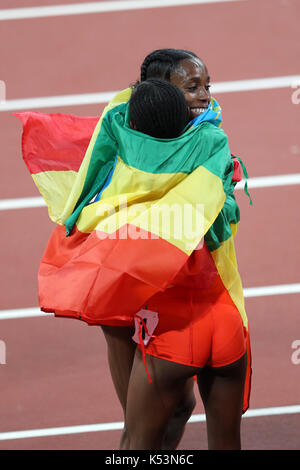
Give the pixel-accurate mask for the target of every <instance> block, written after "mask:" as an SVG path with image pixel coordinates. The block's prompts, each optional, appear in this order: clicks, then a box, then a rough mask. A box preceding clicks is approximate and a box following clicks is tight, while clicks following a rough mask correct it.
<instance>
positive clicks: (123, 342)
mask: <svg viewBox="0 0 300 470" xmlns="http://www.w3.org/2000/svg"><path fill="white" fill-rule="evenodd" d="M102 331H103V333H104V336H105V339H106V343H107V355H108V363H109V367H110V372H111V376H112V380H113V383H114V386H115V389H116V392H117V395H118V398H119V400H120V403H121V405H122V408H123V411H124V414H125V410H126V401H127V390H128V384H129V378H130V374H131V369H132V365H133V360H134V354H135V350H136V343H134V341H133V340H132V335H133V333H134V328H133V327H126V326H102Z"/></svg>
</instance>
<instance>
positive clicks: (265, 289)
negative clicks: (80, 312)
mask: <svg viewBox="0 0 300 470" xmlns="http://www.w3.org/2000/svg"><path fill="white" fill-rule="evenodd" d="M284 294H300V283H298V284H279V285H275V286H261V287H246V288H244V297H245V298H249V297H265V296H270V295H284ZM45 315H46V316H53V313H44V312H41V310H40V309H39V307H29V308H17V309H11V310H0V320H14V319H17V318H32V317H44V316H45Z"/></svg>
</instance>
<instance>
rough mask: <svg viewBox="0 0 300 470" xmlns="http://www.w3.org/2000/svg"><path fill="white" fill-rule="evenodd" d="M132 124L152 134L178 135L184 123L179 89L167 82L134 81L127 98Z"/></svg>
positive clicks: (186, 113) (184, 107)
mask: <svg viewBox="0 0 300 470" xmlns="http://www.w3.org/2000/svg"><path fill="white" fill-rule="evenodd" d="M129 114H130V121H131V125H132V127H134V128H135V129H136V130H137V131H140V132H143V133H144V134H148V135H150V136H152V137H156V138H162V139H171V138H175V137H178V136H179V135H180V134H181V133H182V131H183V130H184V128H185V126H186V125H187V123H188V117H189V111H188V107H187V104H186V100H185V97H184V94H183V92H182V91H181V90H180V89H179V88H177V87H176V86H175V85H172V84H171V83H170V82H167V81H165V80H161V79H149V80H145V81H142V82H140V83H139V84H137V85H136V86H135V87H134V89H133V92H132V95H131V98H130V100H129Z"/></svg>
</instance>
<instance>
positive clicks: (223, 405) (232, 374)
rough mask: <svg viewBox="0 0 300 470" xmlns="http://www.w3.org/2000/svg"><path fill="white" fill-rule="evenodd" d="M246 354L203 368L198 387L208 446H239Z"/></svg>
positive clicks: (223, 447) (214, 447) (211, 447)
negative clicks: (225, 364) (221, 363)
mask: <svg viewBox="0 0 300 470" xmlns="http://www.w3.org/2000/svg"><path fill="white" fill-rule="evenodd" d="M246 367H247V355H246V354H245V355H244V356H243V357H242V358H241V359H239V360H238V361H236V362H234V363H232V364H230V365H228V366H224V367H215V368H213V367H204V368H203V369H202V370H201V372H200V373H199V374H198V386H199V391H200V395H201V398H202V401H203V404H204V407H205V414H206V426H207V437H208V448H209V449H231V450H239V449H240V448H241V435H240V430H241V417H242V407H243V396H244V383H245V376H246Z"/></svg>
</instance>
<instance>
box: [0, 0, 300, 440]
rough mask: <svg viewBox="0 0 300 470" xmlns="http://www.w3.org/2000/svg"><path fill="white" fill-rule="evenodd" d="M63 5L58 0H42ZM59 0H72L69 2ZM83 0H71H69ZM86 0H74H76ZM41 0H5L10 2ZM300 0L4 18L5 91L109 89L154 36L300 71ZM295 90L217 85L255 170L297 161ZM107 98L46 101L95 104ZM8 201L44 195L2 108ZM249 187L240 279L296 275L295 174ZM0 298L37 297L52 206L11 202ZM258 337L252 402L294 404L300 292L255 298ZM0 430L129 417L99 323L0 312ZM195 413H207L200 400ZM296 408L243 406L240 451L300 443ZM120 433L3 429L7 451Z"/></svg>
mask: <svg viewBox="0 0 300 470" xmlns="http://www.w3.org/2000/svg"><path fill="white" fill-rule="evenodd" d="M47 3H48V4H53V5H54V4H60V2H59V1H58V0H55V1H53V0H52V1H50V0H49V2H47ZM62 3H64V4H66V3H73V2H71V1H70V0H69V1H68V2H67V1H63V2H62ZM74 3H75V2H74ZM77 3H79V2H77ZM38 4H39V3H38V2H36V1H34V0H32V1H30V3H29V2H27V1H26V2H25V1H18V2H16V1H15V2H14V1H12V0H10V1H8V0H2V2H1V8H12V7H21V6H35V5H38ZM299 14H300V5H299V2H297V0H253V1H240V2H232V3H224V4H223V3H219V4H210V5H198V6H189V7H174V8H159V9H150V10H136V11H125V12H115V13H103V14H97V15H81V16H69V17H57V18H43V19H29V20H16V21H4V22H2V23H1V29H0V41H1V44H4V43H5V44H6V46H5V48H4V50H2V52H1V65H2V67H1V74H2V76H1V77H0V79H1V80H4V81H5V82H6V86H7V99H16V98H28V97H39V96H54V95H63V94H73V93H89V92H100V91H112V90H118V89H121V88H124V87H126V86H127V85H128V84H130V83H132V82H134V81H135V79H136V78H137V77H138V69H139V64H140V62H141V60H142V58H143V57H144V56H145V55H146V54H147V53H148V52H150V51H151V50H152V49H155V48H158V47H181V48H187V49H191V50H193V51H195V52H196V53H198V54H199V55H200V56H201V57H202V58H203V59H204V60H205V61H206V62H207V65H208V68H209V70H210V74H211V76H212V79H213V81H216V82H222V81H231V80H239V79H249V78H264V77H277V76H283V75H296V74H299V73H300V70H299V65H298V63H297V57H299V52H300V44H299V39H298V18H299ZM291 94H292V89H290V88H282V89H273V90H265V91H262V90H260V91H259V90H257V91H248V92H233V93H226V94H225V93H224V94H218V96H216V97H217V99H218V101H219V102H220V103H221V105H222V107H223V118H224V126H223V127H224V130H225V131H226V132H227V133H228V135H229V138H230V144H231V149H232V151H233V153H238V154H240V155H241V156H242V158H243V160H244V161H245V163H246V165H247V168H248V172H249V176H250V177H254V176H270V175H281V174H292V173H300V137H299V131H298V122H299V113H300V106H297V105H294V104H292V101H291ZM102 108H103V106H102V105H100V106H99V105H93V106H92V105H91V106H81V107H62V108H57V109H55V108H51V109H40V111H45V112H66V113H74V114H80V115H97V114H100V112H101V110H102ZM0 128H1V130H2V133H1V134H2V135H1V137H2V140H1V149H2V155H3V157H2V159H1V175H2V178H1V188H0V191H1V195H0V198H1V199H6V198H18V197H29V196H36V195H38V192H37V190H36V188H35V186H34V184H33V182H32V180H31V177H30V175H29V174H28V173H27V170H26V168H25V165H24V164H23V162H22V160H21V153H20V131H21V129H20V124H19V122H18V121H17V120H16V119H15V118H14V117H13V116H12V115H11V113H9V112H2V113H0ZM251 196H252V198H253V200H254V205H253V207H249V203H248V199H247V197H246V196H245V195H244V193H243V192H242V191H238V193H237V199H238V202H239V204H240V208H241V224H240V231H239V235H238V236H237V239H236V240H237V255H238V261H239V266H240V272H241V275H242V279H243V283H244V286H245V287H246V288H247V287H258V286H267V285H279V284H293V283H299V282H300V280H299V268H298V266H299V264H300V252H299V249H298V246H297V245H298V233H299V218H298V217H297V214H298V212H299V200H300V197H299V186H298V185H294V186H282V187H273V188H261V189H252V190H251ZM0 217H1V227H2V230H1V261H2V262H1V269H0V277H1V300H0V309H1V310H4V309H16V308H27V307H35V306H37V287H36V276H37V269H38V264H39V260H40V257H41V255H42V253H43V250H44V248H45V245H46V243H47V239H48V236H49V234H50V233H51V230H52V229H53V224H52V223H51V222H50V221H49V219H48V216H47V211H46V209H45V208H35V209H34V208H32V209H23V210H10V211H2V212H1V213H0ZM246 307H247V313H248V317H249V322H250V327H251V337H252V349H253V351H252V352H253V386H252V396H251V409H257V408H265V409H266V410H267V409H268V408H270V407H274V406H276V407H277V406H278V407H280V406H286V405H298V404H299V376H300V375H299V374H300V365H296V364H293V362H292V360H291V356H292V352H293V349H292V347H291V345H292V343H293V341H295V340H297V339H299V338H300V318H299V294H286V295H273V296H268V297H265V296H264V297H256V298H247V299H246ZM0 315H1V312H0ZM0 339H1V340H2V341H5V344H6V353H7V354H6V364H2V365H1V364H0V377H1V379H0V380H1V401H0V416H1V422H0V437H1V433H3V432H8V431H20V430H29V429H43V428H51V427H57V426H58V427H60V426H73V425H74V426H75V425H81V424H95V423H106V422H108V423H110V422H119V421H122V419H123V417H122V413H121V408H120V405H119V403H118V401H117V398H116V395H115V392H114V390H113V386H112V383H111V379H110V375H109V371H108V366H107V359H106V346H105V342H104V338H103V335H102V332H101V331H100V329H99V328H97V327H88V326H87V325H85V324H83V323H80V322H76V321H73V320H66V319H53V318H51V317H39V318H24V319H10V320H1V322H0ZM195 412H196V413H203V408H202V405H201V402H200V399H199V403H198V404H197V409H196V411H195ZM299 420H300V415H299V414H296V413H295V414H284V415H281V416H277V415H275V416H265V417H253V418H245V419H244V420H243V426H242V437H243V448H244V449H299V447H300V446H299V437H298V435H299V433H298V429H299ZM119 438H120V431H105V432H104V431H103V432H91V433H83V434H73V435H59V436H55V437H49V436H48V437H40V438H28V439H18V440H17V439H13V440H4V441H1V440H0V449H117V448H118V442H119ZM180 448H181V449H205V448H207V445H206V431H205V423H191V424H188V425H187V429H186V432H185V435H184V437H183V440H182V442H181V444H180Z"/></svg>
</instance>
